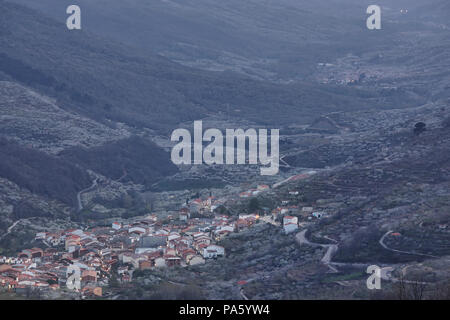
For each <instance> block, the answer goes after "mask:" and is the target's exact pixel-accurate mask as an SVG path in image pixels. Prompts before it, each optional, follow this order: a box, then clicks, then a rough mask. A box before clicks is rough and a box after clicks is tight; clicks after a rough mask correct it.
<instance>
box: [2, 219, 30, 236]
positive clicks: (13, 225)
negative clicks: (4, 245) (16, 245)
mask: <svg viewBox="0 0 450 320" xmlns="http://www.w3.org/2000/svg"><path fill="white" fill-rule="evenodd" d="M25 220H27V219H19V220H17V221H15V222H14V223H13V224H12V225H10V226H9V227H8V229H7V230H6V233H4V234H2V235H1V236H0V240H2V239H3V238H4V237H6V236H7V235H8V234H10V233H11V231H12V230H13V229H14V228H15V227H16V226H17V225H18V224H19V223H20V222H22V221H25Z"/></svg>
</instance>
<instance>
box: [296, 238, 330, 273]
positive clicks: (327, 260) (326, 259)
mask: <svg viewBox="0 0 450 320" xmlns="http://www.w3.org/2000/svg"><path fill="white" fill-rule="evenodd" d="M307 231H308V230H307V229H305V230H303V231H301V232H299V233H297V234H296V235H295V240H296V241H297V243H298V244H299V245H302V244H307V245H310V246H314V247H322V248H327V251H326V252H325V255H324V256H323V258H322V260H320V261H321V262H322V263H323V264H325V265H326V266H327V267H328V268H330V270H331V272H333V273H336V272H339V271H338V270H337V269H336V268H335V267H334V266H333V265H332V262H331V258H332V257H333V255H334V254H335V253H336V252H337V250H338V248H339V247H338V245H337V244H321V243H313V242H310V241H309V240H308V239H306V236H305V235H306V232H307Z"/></svg>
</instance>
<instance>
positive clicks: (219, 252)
mask: <svg viewBox="0 0 450 320" xmlns="http://www.w3.org/2000/svg"><path fill="white" fill-rule="evenodd" d="M202 255H203V258H205V259H211V258H216V257H223V256H224V255H225V248H224V247H221V246H218V245H215V244H211V245H209V246H207V247H205V248H203V253H202Z"/></svg>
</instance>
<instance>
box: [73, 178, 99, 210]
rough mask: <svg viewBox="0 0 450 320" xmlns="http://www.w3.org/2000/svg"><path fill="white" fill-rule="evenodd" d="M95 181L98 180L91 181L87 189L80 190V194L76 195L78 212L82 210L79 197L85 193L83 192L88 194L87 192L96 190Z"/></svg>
mask: <svg viewBox="0 0 450 320" xmlns="http://www.w3.org/2000/svg"><path fill="white" fill-rule="evenodd" d="M97 181H98V178H95V179H94V180H93V181H92V185H91V186H90V187H89V188H86V189H83V190H81V191H80V192H78V193H77V203H78V211H81V210H83V202H82V201H81V195H82V194H83V193H85V192H89V191H91V190H93V189H94V188H96V187H97Z"/></svg>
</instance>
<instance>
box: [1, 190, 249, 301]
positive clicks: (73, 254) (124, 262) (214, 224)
mask: <svg viewBox="0 0 450 320" xmlns="http://www.w3.org/2000/svg"><path fill="white" fill-rule="evenodd" d="M195 202H196V201H194V203H195ZM211 205H212V201H211V199H210V198H209V199H207V200H206V202H203V201H202V204H201V207H202V208H204V207H205V206H211ZM199 207H200V206H199ZM191 208H192V206H189V207H186V206H185V207H183V208H181V210H180V211H179V214H178V217H176V218H173V217H172V216H170V217H168V218H166V219H165V220H161V221H160V220H159V219H158V218H157V217H156V216H155V215H149V216H147V217H145V218H141V219H139V220H136V221H134V222H128V223H122V222H119V221H116V222H113V223H112V224H111V226H108V227H95V228H91V229H87V230H81V229H68V230H61V231H57V232H39V233H37V234H36V236H35V240H36V241H39V242H41V243H42V246H41V247H44V248H45V249H41V248H31V249H26V250H23V251H21V252H20V253H19V254H18V255H17V257H2V256H0V288H5V289H8V290H15V291H20V290H25V289H26V288H34V289H36V288H39V289H58V288H60V287H63V286H64V287H66V286H67V281H68V280H67V279H68V277H69V276H71V274H70V273H68V270H69V266H77V267H78V268H79V269H80V279H79V280H80V283H81V286H80V288H81V293H82V294H84V295H85V296H89V295H94V296H99V295H101V294H102V287H103V286H105V285H107V284H108V283H109V281H110V279H111V276H112V275H113V274H115V276H116V277H117V280H119V281H121V282H123V283H124V282H129V281H131V279H132V275H133V272H134V271H135V270H147V269H153V268H164V267H173V266H188V265H198V264H203V263H205V261H206V260H207V259H213V258H217V257H223V256H225V249H224V248H223V247H222V246H219V245H217V244H216V243H217V242H218V241H219V240H221V239H222V238H223V237H225V236H227V235H228V234H230V233H232V232H235V231H239V230H242V229H243V228H247V227H250V226H251V225H253V224H254V223H255V222H256V220H257V219H258V216H257V215H255V214H253V215H240V216H239V217H238V218H236V217H234V218H230V217H229V216H226V215H214V216H213V217H210V218H207V217H204V218H203V217H196V218H191ZM194 211H196V210H195V209H194ZM71 268H72V267H71Z"/></svg>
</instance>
